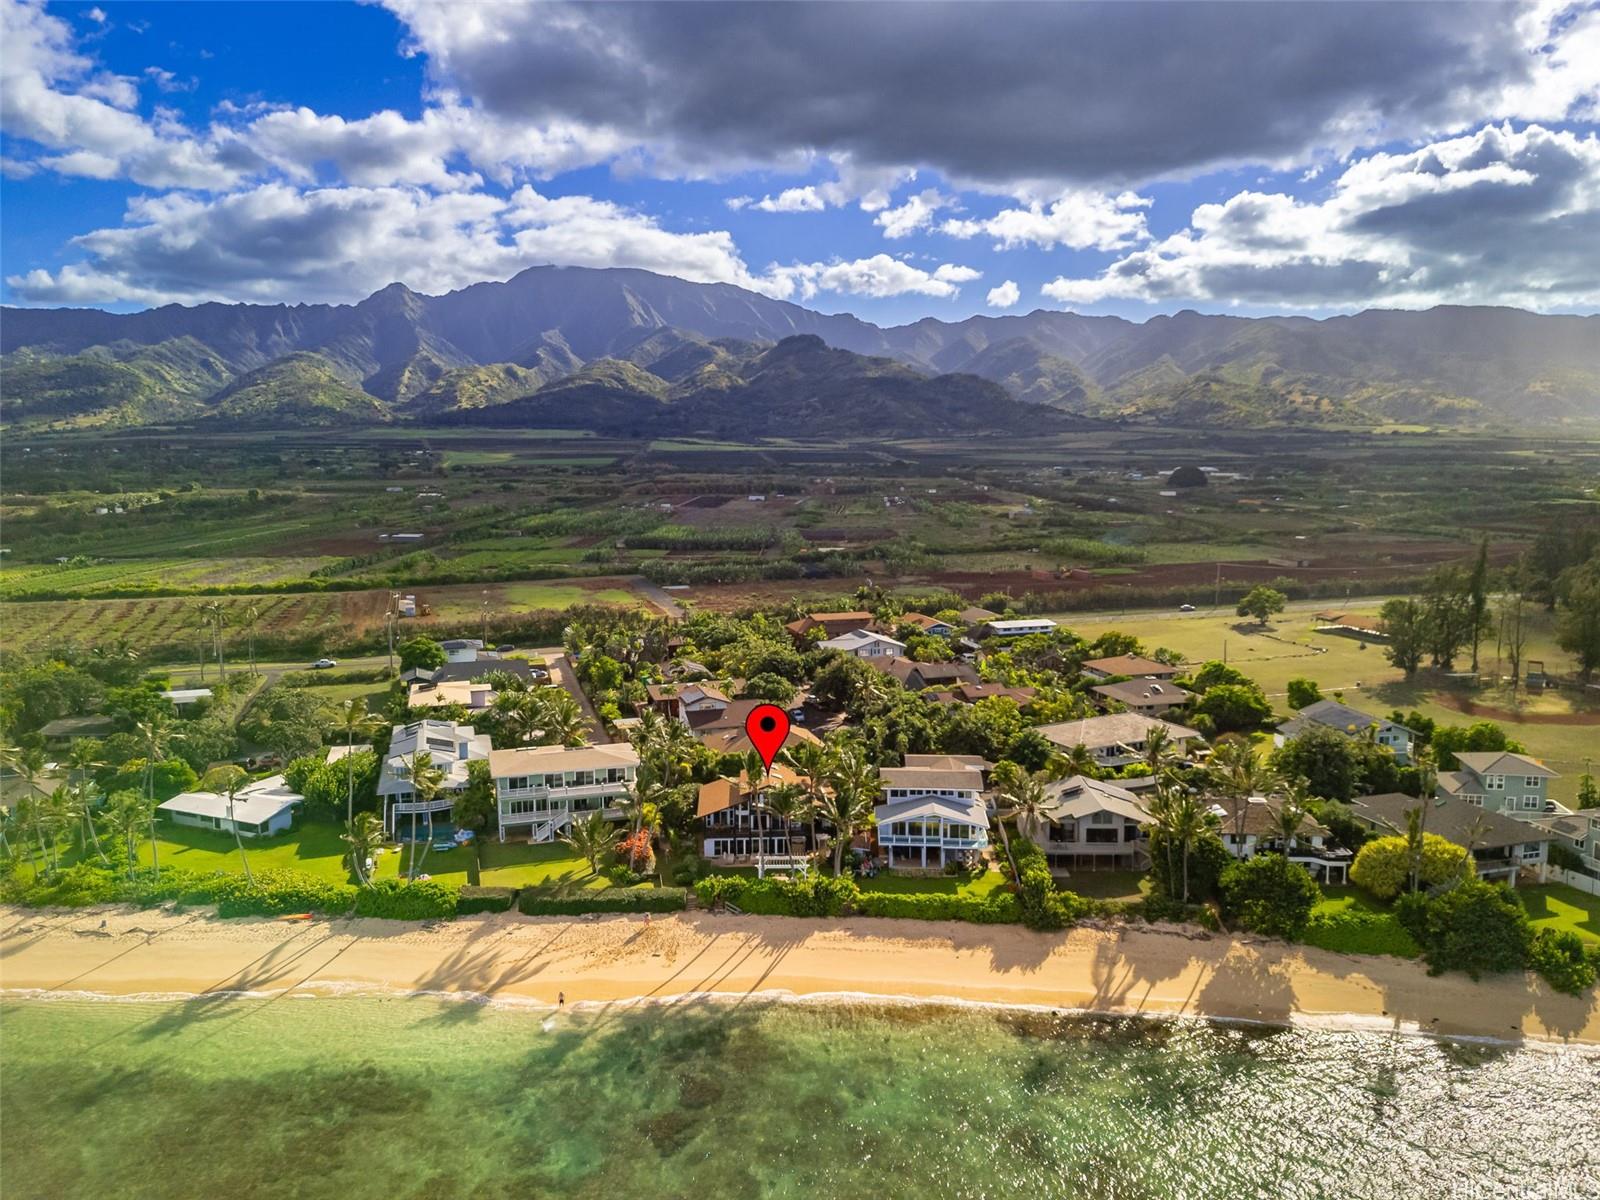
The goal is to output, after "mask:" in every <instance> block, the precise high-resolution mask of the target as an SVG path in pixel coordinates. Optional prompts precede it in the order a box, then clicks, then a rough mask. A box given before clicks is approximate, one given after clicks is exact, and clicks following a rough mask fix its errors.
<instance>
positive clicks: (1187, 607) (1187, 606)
mask: <svg viewBox="0 0 1600 1200" xmlns="http://www.w3.org/2000/svg"><path fill="white" fill-rule="evenodd" d="M1178 611H1179V612H1193V611H1194V605H1192V604H1180V605H1178Z"/></svg>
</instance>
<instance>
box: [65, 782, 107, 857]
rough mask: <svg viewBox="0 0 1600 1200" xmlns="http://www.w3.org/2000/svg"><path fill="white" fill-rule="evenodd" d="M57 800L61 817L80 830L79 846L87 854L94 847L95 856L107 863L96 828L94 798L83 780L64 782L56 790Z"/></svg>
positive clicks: (67, 823)
mask: <svg viewBox="0 0 1600 1200" xmlns="http://www.w3.org/2000/svg"><path fill="white" fill-rule="evenodd" d="M54 799H55V802H56V804H57V805H58V809H59V812H60V814H61V819H62V820H63V821H64V822H65V823H66V825H67V826H68V827H69V828H73V829H76V830H77V831H78V846H79V849H80V850H81V851H82V852H83V854H84V855H85V856H87V855H88V853H89V848H90V847H91V846H93V847H94V852H95V856H96V857H97V858H99V860H100V861H101V862H102V863H105V862H106V861H107V860H106V852H105V851H104V850H102V849H101V848H100V835H99V834H97V833H96V832H95V828H94V799H93V794H92V793H91V791H90V790H89V787H88V785H87V784H86V783H84V782H82V781H78V782H74V783H67V784H63V785H62V786H61V787H58V788H57V789H56V790H55V797H54Z"/></svg>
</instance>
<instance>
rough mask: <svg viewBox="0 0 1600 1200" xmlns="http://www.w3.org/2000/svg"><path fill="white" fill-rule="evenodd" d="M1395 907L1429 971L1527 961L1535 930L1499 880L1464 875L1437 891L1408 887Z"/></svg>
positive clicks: (1518, 966)
mask: <svg viewBox="0 0 1600 1200" xmlns="http://www.w3.org/2000/svg"><path fill="white" fill-rule="evenodd" d="M1394 912H1395V916H1396V918H1397V919H1398V920H1399V922H1400V924H1401V925H1403V926H1404V927H1405V930H1406V932H1407V933H1409V934H1410V935H1411V936H1412V937H1414V938H1415V939H1416V940H1417V944H1418V945H1420V946H1421V947H1422V957H1423V958H1424V959H1425V960H1426V961H1427V964H1428V970H1429V971H1430V972H1431V973H1432V974H1435V975H1437V974H1439V973H1440V972H1441V971H1465V972H1466V973H1467V974H1468V975H1471V976H1472V977H1473V978H1474V979H1476V978H1477V977H1478V976H1479V975H1480V974H1482V973H1484V972H1496V971H1520V970H1522V969H1523V967H1524V966H1525V965H1526V964H1527V961H1528V946H1529V943H1530V942H1531V941H1532V940H1533V929H1532V926H1531V925H1530V924H1529V923H1528V913H1527V910H1526V909H1524V908H1523V907H1522V905H1521V904H1520V903H1519V902H1518V901H1517V898H1516V895H1515V894H1514V893H1513V892H1512V890H1511V889H1510V888H1508V887H1507V886H1506V885H1505V884H1503V883H1485V882H1484V881H1483V880H1481V879H1468V880H1463V881H1462V882H1461V883H1458V884H1456V886H1455V887H1453V888H1450V889H1449V890H1448V891H1444V892H1441V893H1439V894H1438V895H1437V896H1428V895H1425V894H1423V893H1421V892H1412V893H1411V894H1409V895H1405V896H1402V897H1400V899H1399V900H1398V901H1396V902H1395V906H1394Z"/></svg>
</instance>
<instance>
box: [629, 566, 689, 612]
mask: <svg viewBox="0 0 1600 1200" xmlns="http://www.w3.org/2000/svg"><path fill="white" fill-rule="evenodd" d="M628 582H629V583H631V584H632V585H633V586H634V588H635V590H637V591H638V592H639V593H640V594H641V595H643V596H644V597H645V598H646V599H648V600H649V601H650V603H652V604H654V605H656V606H657V607H659V608H660V609H661V611H662V612H664V613H666V614H667V616H669V617H671V618H672V619H673V620H674V621H681V620H683V605H681V604H679V603H678V602H677V601H676V600H674V599H673V598H672V593H671V592H669V591H667V589H666V588H664V587H661V586H660V585H659V584H654V583H651V582H650V581H649V580H648V579H646V578H645V577H644V576H643V575H630V576H629V577H628Z"/></svg>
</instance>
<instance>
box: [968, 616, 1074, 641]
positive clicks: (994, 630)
mask: <svg viewBox="0 0 1600 1200" xmlns="http://www.w3.org/2000/svg"><path fill="white" fill-rule="evenodd" d="M1055 627H1056V623H1055V622H1054V621H1052V620H1051V619H1050V618H1049V617H1023V618H1019V619H1017V620H1014V621H985V622H984V623H983V624H982V625H981V626H979V627H978V629H977V631H976V632H977V635H978V637H980V638H986V637H997V638H1014V637H1027V636H1028V635H1029V634H1030V633H1049V632H1050V631H1051V630H1053V629H1054V628H1055Z"/></svg>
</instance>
